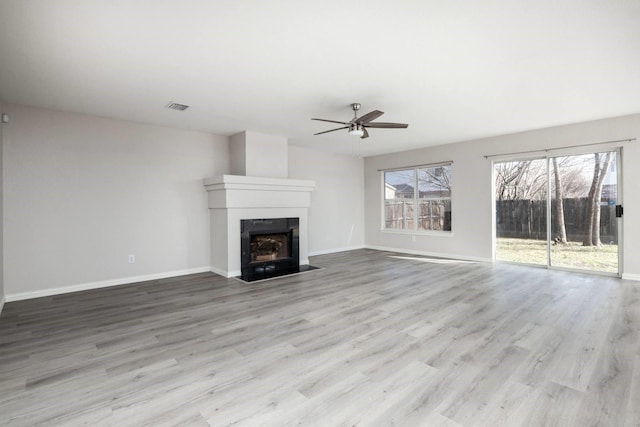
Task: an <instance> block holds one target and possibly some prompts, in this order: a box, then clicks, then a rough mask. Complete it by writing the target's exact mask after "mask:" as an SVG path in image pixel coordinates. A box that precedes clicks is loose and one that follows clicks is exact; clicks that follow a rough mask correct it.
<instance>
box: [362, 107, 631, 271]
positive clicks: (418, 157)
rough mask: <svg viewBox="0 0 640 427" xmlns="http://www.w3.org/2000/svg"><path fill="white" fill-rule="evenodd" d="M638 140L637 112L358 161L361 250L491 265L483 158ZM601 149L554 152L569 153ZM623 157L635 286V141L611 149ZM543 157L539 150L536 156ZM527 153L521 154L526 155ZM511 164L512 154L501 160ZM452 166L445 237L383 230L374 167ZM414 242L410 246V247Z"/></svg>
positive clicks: (627, 265)
mask: <svg viewBox="0 0 640 427" xmlns="http://www.w3.org/2000/svg"><path fill="white" fill-rule="evenodd" d="M637 137H640V114H636V115H631V116H625V117H618V118H612V119H604V120H597V121H592V122H586V123H579V124H572V125H566V126H558V127H553V128H548V129H542V130H535V131H530V132H523V133H518V134H513V135H504V136H498V137H493V138H486V139H480V140H475V141H467V142H460V143H456V144H448V145H442V146H437V147H430V148H424V149H419V150H412V151H406V152H401V153H394V154H389V155H383V156H376V157H369V158H367V159H365V212H366V213H367V214H366V215H365V244H366V246H368V247H375V248H386V249H395V250H401V251H410V252H411V251H414V252H417V253H424V254H432V255H442V256H450V257H456V258H463V259H473V260H485V261H491V260H492V259H493V227H494V224H493V216H492V212H493V210H494V208H493V205H492V162H491V160H488V159H485V157H484V155H489V154H506V153H514V152H519V151H528V150H544V149H547V148H560V147H569V146H573V145H576V144H589V143H595V142H603V141H612V140H620V139H627V138H637ZM615 145H616V144H613V145H611V144H607V145H601V146H594V147H589V148H575V149H564V150H560V151H554V154H558V155H561V154H576V153H578V152H584V151H585V150H589V149H597V148H605V147H606V148H611V147H612V146H615ZM617 145H622V146H623V152H622V172H623V182H622V194H623V203H624V205H625V215H624V217H623V260H622V263H623V277H626V278H630V279H637V280H640V264H639V263H637V262H634V260H638V259H640V197H638V195H639V194H640V168H637V167H636V165H638V164H640V142H638V141H635V142H628V143H624V144H617ZM538 154H539V155H544V154H545V153H544V151H539V152H538ZM531 155H532V154H529V155H527V156H531ZM507 158H513V156H507ZM449 160H451V161H453V177H452V181H453V194H452V210H453V214H452V228H453V232H452V233H451V234H438V235H436V234H431V235H424V234H417V235H415V237H414V236H413V234H412V233H398V232H387V231H383V230H382V219H381V218H382V216H381V215H382V187H381V186H382V181H381V172H380V171H379V170H380V169H390V168H400V167H403V166H411V165H420V164H429V163H437V162H444V161H449ZM414 239H415V241H414Z"/></svg>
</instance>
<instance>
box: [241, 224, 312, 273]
mask: <svg viewBox="0 0 640 427" xmlns="http://www.w3.org/2000/svg"><path fill="white" fill-rule="evenodd" d="M299 225H300V220H299V218H269V219H243V220H240V249H241V255H240V258H241V272H242V275H241V278H242V280H244V281H247V282H252V281H255V280H261V279H267V278H271V277H277V276H284V275H286V274H293V273H298V272H299V271H300V248H299V246H300V236H299Z"/></svg>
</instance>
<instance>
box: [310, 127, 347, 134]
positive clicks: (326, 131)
mask: <svg viewBox="0 0 640 427" xmlns="http://www.w3.org/2000/svg"><path fill="white" fill-rule="evenodd" d="M341 129H349V126H343V127H341V128H337V129H331V130H325V131H324V132H318V133H314V135H322V134H323V133H328V132H333V131H336V130H341Z"/></svg>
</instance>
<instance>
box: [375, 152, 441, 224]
mask: <svg viewBox="0 0 640 427" xmlns="http://www.w3.org/2000/svg"><path fill="white" fill-rule="evenodd" d="M384 228H385V229H388V230H407V231H451V163H446V164H439V165H433V166H418V167H415V168H410V169H401V170H393V171H385V172H384Z"/></svg>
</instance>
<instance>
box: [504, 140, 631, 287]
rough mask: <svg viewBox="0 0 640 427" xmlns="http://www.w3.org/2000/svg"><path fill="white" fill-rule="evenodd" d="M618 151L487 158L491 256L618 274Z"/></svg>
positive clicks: (620, 206)
mask: <svg viewBox="0 0 640 427" xmlns="http://www.w3.org/2000/svg"><path fill="white" fill-rule="evenodd" d="M620 174H621V168H620V151H619V150H614V151H604V152H595V153H587V154H579V155H568V156H555V157H550V156H549V157H544V158H532V159H523V160H508V161H499V162H494V185H495V196H494V198H495V259H496V261H504V262H514V263H522V264H529V265H538V266H546V267H549V268H560V269H568V270H579V271H590V272H598V273H603V274H613V275H619V274H620V262H619V260H620V248H621V245H620V242H621V231H622V230H621V226H620V223H621V220H620V217H621V215H622V201H621V191H620V188H619V185H618V183H619V182H620V178H621V176H620Z"/></svg>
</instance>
